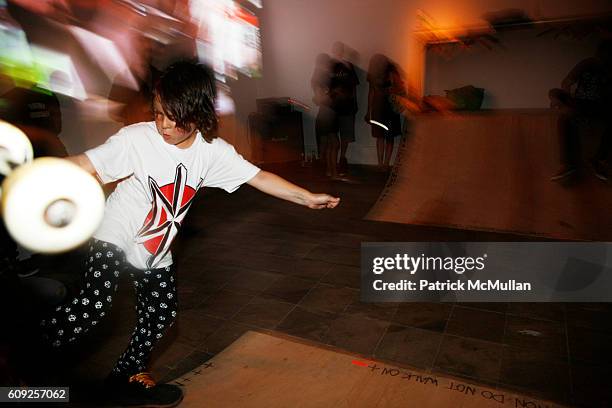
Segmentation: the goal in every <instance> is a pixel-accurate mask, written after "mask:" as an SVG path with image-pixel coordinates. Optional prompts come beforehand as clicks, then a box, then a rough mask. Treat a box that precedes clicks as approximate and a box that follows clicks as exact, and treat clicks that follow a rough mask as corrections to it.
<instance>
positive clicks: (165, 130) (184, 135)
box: [153, 97, 197, 149]
mask: <svg viewBox="0 0 612 408" xmlns="http://www.w3.org/2000/svg"><path fill="white" fill-rule="evenodd" d="M153 115H154V116H155V126H156V127H157V131H158V132H159V134H160V136H161V137H163V139H164V142H166V143H168V144H171V145H174V146H176V147H178V148H180V149H187V148H188V147H189V146H191V145H192V143H193V141H194V140H195V138H196V136H197V132H196V127H195V124H193V123H192V124H190V125H189V129H182V128H178V127H176V123H175V122H174V121H173V120H171V119H170V118H169V117H168V115H166V113H165V112H164V109H163V108H162V106H161V102H160V101H159V97H155V101H154V102H153Z"/></svg>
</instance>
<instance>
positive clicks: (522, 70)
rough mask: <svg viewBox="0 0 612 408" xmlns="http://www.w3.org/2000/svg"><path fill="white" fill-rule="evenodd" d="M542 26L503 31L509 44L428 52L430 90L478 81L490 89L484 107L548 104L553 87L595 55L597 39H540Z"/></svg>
mask: <svg viewBox="0 0 612 408" xmlns="http://www.w3.org/2000/svg"><path fill="white" fill-rule="evenodd" d="M541 32H542V30H540V29H525V30H520V31H509V32H505V33H503V34H501V35H499V39H500V40H501V43H502V44H503V46H504V48H501V47H495V48H494V49H493V50H489V49H487V48H485V47H483V46H479V45H477V46H474V47H472V48H471V49H458V48H454V49H453V51H452V54H451V55H446V53H440V52H438V51H434V50H429V51H428V52H427V59H426V69H425V94H426V95H444V90H447V89H453V88H459V87H461V86H465V85H474V86H476V87H479V88H484V89H485V98H484V101H483V106H482V107H483V108H484V109H515V108H546V107H548V106H550V101H549V99H548V90H549V89H551V88H559V87H560V86H561V81H562V80H563V78H565V76H566V75H567V73H568V72H569V71H570V70H571V69H572V67H574V66H575V65H576V63H577V62H579V61H581V60H583V59H584V58H587V57H590V56H593V55H594V53H595V49H596V46H597V40H596V38H594V36H593V38H591V37H590V38H587V39H582V40H577V39H572V38H568V37H559V38H556V39H555V38H554V36H553V35H552V34H550V35H547V36H544V37H538V36H537V34H539V33H541Z"/></svg>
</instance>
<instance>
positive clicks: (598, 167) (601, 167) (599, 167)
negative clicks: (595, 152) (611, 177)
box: [591, 159, 608, 181]
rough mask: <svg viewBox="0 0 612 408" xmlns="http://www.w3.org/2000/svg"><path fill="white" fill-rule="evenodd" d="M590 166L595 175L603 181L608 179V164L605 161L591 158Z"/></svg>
mask: <svg viewBox="0 0 612 408" xmlns="http://www.w3.org/2000/svg"><path fill="white" fill-rule="evenodd" d="M591 166H592V167H593V171H594V172H595V177H597V178H598V179H600V180H603V181H608V166H607V164H606V162H605V161H603V160H597V159H593V160H591Z"/></svg>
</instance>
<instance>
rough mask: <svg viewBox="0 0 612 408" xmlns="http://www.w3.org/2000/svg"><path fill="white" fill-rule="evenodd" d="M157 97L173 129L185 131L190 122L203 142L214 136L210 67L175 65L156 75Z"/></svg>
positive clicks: (213, 101)
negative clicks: (172, 122) (200, 135)
mask: <svg viewBox="0 0 612 408" xmlns="http://www.w3.org/2000/svg"><path fill="white" fill-rule="evenodd" d="M157 97H159V101H160V103H161V106H162V108H163V109H164V113H165V114H166V115H168V117H169V118H170V119H171V120H172V121H174V122H176V126H177V127H179V128H182V129H188V128H189V125H190V124H191V123H193V124H195V125H196V128H197V129H198V130H199V131H200V133H201V134H202V136H203V137H204V140H206V141H207V142H209V143H210V142H212V140H213V139H214V138H215V137H217V128H218V120H217V115H216V113H215V98H216V86H215V77H214V74H213V72H212V70H211V69H210V68H208V67H206V66H204V65H201V64H198V63H196V62H192V61H180V62H175V63H174V64H172V65H170V66H169V67H168V68H166V69H165V70H164V71H163V72H162V74H161V75H160V76H159V79H158V80H157V82H156V84H155V89H154V93H153V98H157Z"/></svg>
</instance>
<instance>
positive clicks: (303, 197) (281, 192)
mask: <svg viewBox="0 0 612 408" xmlns="http://www.w3.org/2000/svg"><path fill="white" fill-rule="evenodd" d="M247 184H249V185H251V186H253V187H255V188H256V189H258V190H260V191H263V192H264V193H266V194H270V195H272V196H274V197H277V198H281V199H283V200H287V201H291V202H292V203H296V204H301V205H305V206H306V207H308V208H314V209H321V208H335V207H336V206H337V205H338V203H340V198H338V197H332V196H330V195H329V194H313V193H311V192H310V191H308V190H306V189H303V188H302V187H299V186H296V185H295V184H293V183H291V182H289V181H287V180H285V179H284V178H282V177H279V176H277V175H276V174H274V173H270V172H267V171H263V170H261V171H260V172H259V173H257V175H256V176H255V177H253V178H252V179H251V180H249V181H248V182H247Z"/></svg>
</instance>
